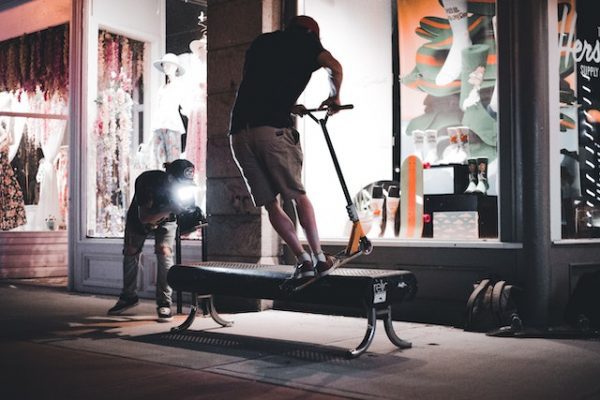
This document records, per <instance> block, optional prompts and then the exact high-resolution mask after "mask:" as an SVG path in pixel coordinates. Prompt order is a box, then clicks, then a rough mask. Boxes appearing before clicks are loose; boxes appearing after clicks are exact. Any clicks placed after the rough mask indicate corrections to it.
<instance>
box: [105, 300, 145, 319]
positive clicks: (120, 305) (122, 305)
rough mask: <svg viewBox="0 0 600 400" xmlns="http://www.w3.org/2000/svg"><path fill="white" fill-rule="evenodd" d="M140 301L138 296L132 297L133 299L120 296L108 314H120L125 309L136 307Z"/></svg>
mask: <svg viewBox="0 0 600 400" xmlns="http://www.w3.org/2000/svg"><path fill="white" fill-rule="evenodd" d="M139 303H140V300H139V299H138V297H137V296H136V297H132V298H131V299H122V298H119V300H118V301H117V304H115V305H114V306H113V308H111V309H110V310H108V313H107V314H108V315H119V314H121V313H122V312H123V311H125V310H129V309H130V308H131V307H135V306H137V305H138V304H139Z"/></svg>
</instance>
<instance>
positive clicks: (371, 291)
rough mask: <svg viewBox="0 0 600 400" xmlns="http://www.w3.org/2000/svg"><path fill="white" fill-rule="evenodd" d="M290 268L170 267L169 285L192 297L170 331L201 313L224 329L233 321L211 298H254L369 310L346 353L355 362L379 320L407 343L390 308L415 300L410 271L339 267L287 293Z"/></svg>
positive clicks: (402, 345) (391, 336)
mask: <svg viewBox="0 0 600 400" xmlns="http://www.w3.org/2000/svg"><path fill="white" fill-rule="evenodd" d="M293 268H294V267H293V266H291V265H261V264H245V263H227V262H202V263H198V264H193V265H174V266H173V267H171V269H170V270H169V273H168V276H167V281H168V283H169V285H170V286H171V287H172V288H173V289H174V290H177V291H182V292H189V293H191V296H192V300H191V309H190V314H189V315H188V317H187V319H186V320H185V321H184V322H183V323H182V324H181V325H180V326H178V327H174V328H172V330H173V331H182V330H186V329H188V328H189V327H190V326H191V325H192V323H193V322H194V319H195V317H196V312H197V311H198V299H200V300H202V303H203V304H202V309H203V310H205V312H206V313H208V314H210V316H211V317H212V318H213V319H214V320H215V322H217V323H218V324H220V325H222V326H224V327H227V326H231V325H232V324H233V322H230V321H225V320H224V319H222V318H221V317H220V316H219V314H218V313H217V311H216V310H215V307H214V304H213V299H212V296H213V295H225V296H236V297H245V298H254V299H270V300H286V301H290V302H296V303H308V304H320V305H329V306H341V307H364V308H365V309H366V311H367V330H366V333H365V336H364V338H363V340H362V342H361V343H360V344H359V345H358V347H356V348H355V349H352V350H349V351H348V356H350V357H352V358H354V357H358V356H360V355H361V354H362V353H364V352H365V351H366V350H367V348H368V347H369V346H370V344H371V342H372V341H373V337H374V336H375V327H376V323H377V318H378V317H380V318H382V319H383V322H384V326H385V332H386V334H387V336H388V338H389V339H390V341H391V342H392V343H393V344H394V345H396V346H398V347H399V348H402V349H405V348H410V347H411V346H412V345H411V343H409V342H407V341H405V340H402V339H400V338H399V337H398V336H397V335H396V333H395V332H394V328H393V326H392V305H393V304H398V303H400V302H402V301H404V300H409V299H411V298H412V297H414V295H415V293H416V290H417V281H416V278H415V276H414V275H413V274H412V272H410V271H395V270H380V269H354V268H338V269H336V270H335V271H333V272H332V273H331V274H330V275H329V276H326V277H324V278H322V279H320V280H318V281H317V282H315V283H314V284H312V285H310V286H308V287H307V288H305V289H303V290H301V291H299V292H295V293H291V294H289V293H285V292H283V291H282V290H281V289H280V288H279V285H280V284H281V283H282V282H283V280H284V279H286V278H288V277H289V276H290V275H291V274H292V272H293Z"/></svg>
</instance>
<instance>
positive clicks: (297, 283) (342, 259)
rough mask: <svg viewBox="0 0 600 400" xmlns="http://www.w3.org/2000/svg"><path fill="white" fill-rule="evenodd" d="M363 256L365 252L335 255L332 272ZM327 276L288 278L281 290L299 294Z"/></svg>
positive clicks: (280, 286)
mask: <svg viewBox="0 0 600 400" xmlns="http://www.w3.org/2000/svg"><path fill="white" fill-rule="evenodd" d="M362 254H363V251H359V252H357V253H354V254H351V255H349V256H346V255H345V252H342V253H339V254H337V255H335V256H334V257H335V258H336V259H337V261H336V263H335V264H333V267H332V268H331V271H333V270H335V269H336V268H339V267H341V266H342V265H344V264H347V263H349V262H350V261H352V260H354V259H355V258H357V257H358V256H361V255H362ZM326 276H328V275H325V276H320V275H315V276H313V277H310V278H300V279H295V278H293V277H290V278H287V279H286V280H284V281H283V283H282V284H281V285H279V288H280V289H281V290H282V291H284V292H287V293H295V292H299V291H300V290H302V289H305V288H307V287H308V286H310V285H312V284H313V283H315V282H316V281H318V280H319V279H321V278H325V277H326Z"/></svg>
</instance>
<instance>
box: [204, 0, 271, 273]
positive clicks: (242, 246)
mask: <svg viewBox="0 0 600 400" xmlns="http://www.w3.org/2000/svg"><path fill="white" fill-rule="evenodd" d="M279 16H280V0H208V18H209V21H210V22H209V31H208V79H207V81H208V150H207V178H208V179H207V203H206V208H207V210H206V211H207V213H208V215H209V227H208V229H207V238H206V239H207V245H208V259H209V260H226V261H240V262H250V263H256V262H260V263H269V264H276V263H278V259H279V255H280V253H281V243H280V240H279V237H278V236H277V234H276V233H275V231H274V230H273V229H272V228H271V225H270V223H269V220H268V216H267V214H266V212H265V211H264V208H262V209H256V208H255V207H254V206H253V204H252V200H251V199H250V197H249V195H248V193H247V191H246V188H245V183H244V181H243V179H242V177H241V175H240V173H239V171H238V169H237V166H236V165H235V162H234V160H233V158H232V157H231V154H230V149H229V137H228V136H227V134H228V129H229V117H230V111H231V108H232V106H233V103H234V100H235V95H236V91H237V88H238V86H239V83H240V80H241V76H242V68H243V63H244V55H245V52H246V49H247V48H248V46H249V45H250V43H251V42H252V40H254V39H255V38H256V37H257V36H258V35H259V34H261V33H263V32H270V31H272V30H275V29H278V27H279V19H280V17H279Z"/></svg>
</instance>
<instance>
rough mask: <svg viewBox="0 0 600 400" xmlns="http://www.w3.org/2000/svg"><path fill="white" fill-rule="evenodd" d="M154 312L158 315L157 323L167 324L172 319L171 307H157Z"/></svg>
mask: <svg viewBox="0 0 600 400" xmlns="http://www.w3.org/2000/svg"><path fill="white" fill-rule="evenodd" d="M156 312H157V313H158V322H169V321H171V320H172V319H173V315H172V314H171V307H158V308H157V309H156Z"/></svg>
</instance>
